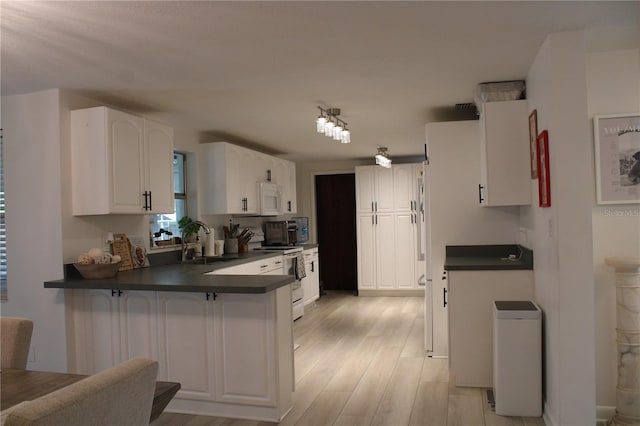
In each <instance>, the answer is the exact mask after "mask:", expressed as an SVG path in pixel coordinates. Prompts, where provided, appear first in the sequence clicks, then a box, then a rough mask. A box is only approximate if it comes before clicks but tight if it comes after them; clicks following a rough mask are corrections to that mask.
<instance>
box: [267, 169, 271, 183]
mask: <svg viewBox="0 0 640 426" xmlns="http://www.w3.org/2000/svg"><path fill="white" fill-rule="evenodd" d="M267 181H269V182H271V169H267Z"/></svg>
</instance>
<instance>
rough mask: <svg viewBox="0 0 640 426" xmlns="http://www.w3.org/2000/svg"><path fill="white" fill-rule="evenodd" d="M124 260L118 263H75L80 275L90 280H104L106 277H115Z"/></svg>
mask: <svg viewBox="0 0 640 426" xmlns="http://www.w3.org/2000/svg"><path fill="white" fill-rule="evenodd" d="M120 265H122V262H116V263H93V264H91V265H83V264H81V263H74V264H73V266H75V267H76V269H77V270H78V272H80V275H82V277H83V278H85V279H89V280H102V279H105V278H113V277H115V276H116V275H118V269H120Z"/></svg>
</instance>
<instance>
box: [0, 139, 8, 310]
mask: <svg viewBox="0 0 640 426" xmlns="http://www.w3.org/2000/svg"><path fill="white" fill-rule="evenodd" d="M3 151H4V145H3V141H2V129H0V300H6V299H7V233H6V226H5V223H4V158H3Z"/></svg>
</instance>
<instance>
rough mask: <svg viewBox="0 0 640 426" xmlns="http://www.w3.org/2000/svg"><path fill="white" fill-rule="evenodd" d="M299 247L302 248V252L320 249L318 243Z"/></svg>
mask: <svg viewBox="0 0 640 426" xmlns="http://www.w3.org/2000/svg"><path fill="white" fill-rule="evenodd" d="M298 246H299V247H302V250H311V249H314V248H317V247H318V244H317V243H307V244H298Z"/></svg>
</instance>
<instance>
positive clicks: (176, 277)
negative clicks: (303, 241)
mask: <svg viewBox="0 0 640 426" xmlns="http://www.w3.org/2000/svg"><path fill="white" fill-rule="evenodd" d="M278 255H281V254H279V253H264V252H248V253H238V254H229V255H225V256H222V257H220V258H213V260H212V258H208V261H209V262H211V263H209V264H206V265H199V264H179V263H174V264H167V265H158V266H151V267H149V268H140V269H134V270H132V271H121V272H118V275H116V276H115V277H114V278H110V279H104V280H87V279H84V278H82V277H81V276H79V275H78V274H77V273H74V272H75V269H74V267H73V265H68V266H70V267H68V268H66V269H67V274H66V277H65V278H64V279H61V280H54V281H45V283H44V287H45V288H70V289H71V288H75V289H112V290H145V291H186V292H203V293H207V292H211V293H267V292H269V291H272V290H275V289H277V288H280V287H283V286H285V285H288V284H291V283H293V282H294V281H295V278H294V277H293V275H205V274H206V273H207V272H211V271H215V270H216V269H221V268H226V267H229V266H233V265H239V264H242V263H247V262H251V261H254V260H259V259H264V258H268V257H274V256H278Z"/></svg>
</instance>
